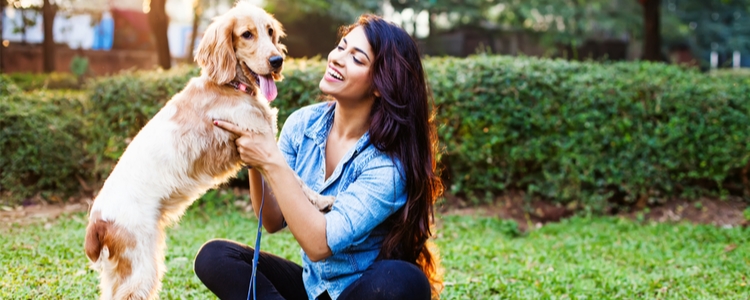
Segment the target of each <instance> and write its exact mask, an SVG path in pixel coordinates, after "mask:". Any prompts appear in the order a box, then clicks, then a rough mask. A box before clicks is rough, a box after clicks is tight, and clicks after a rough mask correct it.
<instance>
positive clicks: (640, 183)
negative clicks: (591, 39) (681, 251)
mask: <svg viewBox="0 0 750 300" xmlns="http://www.w3.org/2000/svg"><path fill="white" fill-rule="evenodd" d="M426 68H427V69H428V70H429V74H430V81H431V85H432V88H433V91H434V93H435V99H436V103H437V105H438V106H439V109H438V110H437V121H438V122H437V123H438V124H441V125H440V126H439V135H440V138H441V141H442V143H443V147H444V149H445V153H444V154H443V157H442V163H443V165H444V166H445V168H446V170H445V173H444V175H445V176H446V178H447V179H448V180H447V182H448V183H449V184H450V191H452V192H454V193H458V194H466V195H469V196H472V195H473V198H481V197H482V196H484V195H485V194H489V195H491V194H493V193H496V192H499V191H503V190H506V189H509V188H520V189H523V190H526V191H527V192H529V194H531V195H538V196H541V197H543V198H546V199H552V200H554V201H559V202H571V201H581V202H582V203H581V204H582V205H583V206H585V207H589V208H592V209H595V210H601V209H604V208H605V207H606V205H607V201H606V200H608V199H614V200H618V201H620V202H624V203H633V202H635V201H638V200H642V201H646V203H648V202H653V201H657V200H659V199H664V198H665V197H667V196H672V195H682V196H688V197H696V196H699V195H704V194H706V193H714V194H716V193H718V194H722V193H728V192H729V190H728V189H731V190H733V191H734V193H739V194H741V193H742V187H741V186H740V185H739V183H740V182H741V180H740V171H741V169H742V168H743V167H744V166H746V165H747V164H748V160H749V159H750V130H748V129H749V127H748V124H750V99H748V97H749V96H750V89H749V88H748V85H746V84H745V85H743V84H739V83H738V82H737V81H736V80H726V79H722V80H717V79H716V78H713V77H711V76H706V75H703V74H700V73H697V72H693V71H685V70H682V69H680V68H678V67H674V66H665V65H662V64H653V63H632V62H628V63H615V64H608V65H601V64H594V63H577V62H568V61H560V60H540V59H533V58H513V57H491V56H477V57H472V58H469V59H455V58H441V59H438V58H434V59H429V60H427V67H426ZM737 80H739V79H737Z"/></svg>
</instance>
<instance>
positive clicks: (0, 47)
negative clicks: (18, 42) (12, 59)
mask: <svg viewBox="0 0 750 300" xmlns="http://www.w3.org/2000/svg"><path fill="white" fill-rule="evenodd" d="M7 6H8V1H7V0H0V74H2V73H3V72H4V71H5V64H4V63H3V61H4V59H5V45H4V44H3V41H5V40H4V39H3V15H4V12H5V7H7Z"/></svg>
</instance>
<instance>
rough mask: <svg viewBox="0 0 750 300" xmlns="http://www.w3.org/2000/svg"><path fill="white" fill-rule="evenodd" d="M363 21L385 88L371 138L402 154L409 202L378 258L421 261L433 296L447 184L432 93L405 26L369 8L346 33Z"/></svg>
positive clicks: (379, 86) (377, 84) (377, 80)
mask: <svg viewBox="0 0 750 300" xmlns="http://www.w3.org/2000/svg"><path fill="white" fill-rule="evenodd" d="M358 26H361V27H362V28H363V29H364V31H365V35H366V36H367V40H368V41H369V42H370V46H371V47H372V51H373V53H374V58H373V62H372V68H371V75H372V80H373V86H372V88H373V90H377V91H379V92H380V97H377V98H376V99H375V102H374V103H373V107H372V114H371V122H370V128H369V132H370V141H371V142H372V144H373V145H374V146H375V147H377V149H378V150H380V151H383V152H384V153H386V154H388V155H389V156H391V157H392V158H395V159H398V160H399V161H400V162H401V163H402V165H403V168H404V173H405V174H404V175H405V176H406V190H407V201H406V205H404V207H403V208H402V209H400V210H399V211H397V212H396V213H395V214H394V215H393V216H392V217H391V218H389V220H388V222H390V223H391V224H392V226H393V227H392V229H391V231H390V232H389V233H388V235H387V236H386V238H385V241H384V242H383V246H382V248H381V249H380V254H379V255H378V258H380V259H400V260H404V261H408V262H412V263H415V264H417V265H418V266H419V267H420V269H421V270H422V271H423V272H424V273H425V275H427V278H428V279H429V280H430V283H431V285H432V292H433V297H437V296H438V295H439V293H440V291H441V289H442V278H441V275H440V272H439V260H438V257H437V255H436V253H433V250H435V249H434V247H433V246H432V245H431V244H429V243H428V239H429V238H430V236H431V235H432V231H431V228H430V226H431V225H432V224H433V220H434V212H433V206H434V204H435V200H436V199H437V197H438V196H439V195H440V194H441V193H442V192H443V184H442V181H441V180H440V177H439V176H437V174H436V161H435V154H436V151H437V135H436V132H435V125H434V124H433V115H432V106H433V99H432V96H431V93H430V90H429V87H428V85H427V82H426V79H425V74H424V69H423V67H422V60H421V57H420V53H419V48H418V46H417V43H416V42H415V41H414V40H413V39H412V38H411V36H409V34H407V33H406V31H404V30H403V29H401V28H400V27H398V26H396V25H394V24H393V23H390V22H388V21H385V20H384V19H382V18H381V17H378V16H375V15H370V14H365V15H362V16H361V17H360V18H359V20H358V21H357V22H356V23H354V24H352V25H349V26H346V27H343V28H342V29H341V36H344V35H346V33H348V32H349V31H351V30H352V29H354V28H355V27H358ZM431 248H432V249H431Z"/></svg>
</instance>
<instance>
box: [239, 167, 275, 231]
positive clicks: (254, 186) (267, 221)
mask: <svg viewBox="0 0 750 300" xmlns="http://www.w3.org/2000/svg"><path fill="white" fill-rule="evenodd" d="M247 175H248V177H249V178H250V179H249V181H250V199H251V201H252V205H253V211H254V212H255V216H256V217H259V215H258V212H259V211H260V204H261V201H263V228H265V229H266V231H268V232H269V233H274V232H277V231H279V230H281V229H283V228H284V215H282V213H281V210H280V209H279V204H278V202H276V198H275V197H274V195H273V192H272V190H271V188H270V187H269V186H268V184H266V183H265V182H262V181H261V179H262V176H261V174H260V172H258V170H256V169H249V170H247ZM262 192H263V193H264V195H262V194H261V193H262ZM262 197H265V198H262Z"/></svg>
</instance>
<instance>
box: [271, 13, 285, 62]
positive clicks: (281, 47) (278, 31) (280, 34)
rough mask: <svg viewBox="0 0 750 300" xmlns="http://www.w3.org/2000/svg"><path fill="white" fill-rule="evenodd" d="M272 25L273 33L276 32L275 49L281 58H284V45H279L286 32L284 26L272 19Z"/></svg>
mask: <svg viewBox="0 0 750 300" xmlns="http://www.w3.org/2000/svg"><path fill="white" fill-rule="evenodd" d="M272 23H273V31H275V32H276V41H275V42H276V49H279V52H281V53H282V55H283V56H286V45H284V44H282V43H281V38H283V37H285V36H286V32H284V26H282V25H281V22H279V21H278V20H276V19H273V22H272Z"/></svg>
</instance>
